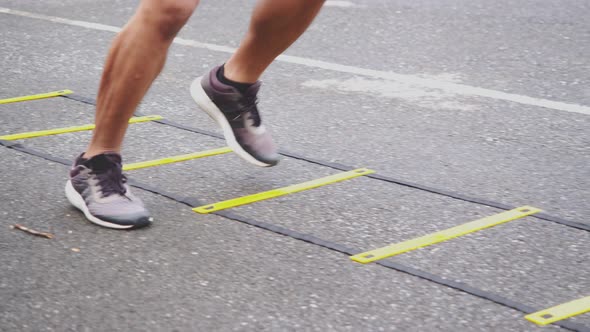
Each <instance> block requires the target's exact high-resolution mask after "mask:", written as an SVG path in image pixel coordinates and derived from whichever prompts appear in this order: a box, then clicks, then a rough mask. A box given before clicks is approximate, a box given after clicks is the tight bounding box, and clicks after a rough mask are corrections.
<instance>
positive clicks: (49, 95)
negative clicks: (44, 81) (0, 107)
mask: <svg viewBox="0 0 590 332" xmlns="http://www.w3.org/2000/svg"><path fill="white" fill-rule="evenodd" d="M73 92H74V91H72V90H67V89H66V90H59V91H52V92H47V93H40V94H36V95H30V96H20V97H14V98H8V99H0V104H9V103H18V102H21V101H29V100H37V99H45V98H53V97H58V96H64V95H69V94H70V93H73Z"/></svg>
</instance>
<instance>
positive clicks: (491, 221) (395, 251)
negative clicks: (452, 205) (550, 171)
mask: <svg viewBox="0 0 590 332" xmlns="http://www.w3.org/2000/svg"><path fill="white" fill-rule="evenodd" d="M540 211H541V210H540V209H537V208H535V207H532V206H521V207H519V208H516V209H512V210H510V211H505V212H502V213H498V214H495V215H493V216H489V217H485V218H482V219H478V220H475V221H471V222H468V223H466V224H463V225H459V226H456V227H452V228H449V229H445V230H442V231H439V232H436V233H432V234H428V235H425V236H421V237H418V238H415V239H412V240H408V241H404V242H400V243H396V244H392V245H389V246H387V247H383V248H379V249H375V250H371V251H367V252H363V253H360V254H357V255H354V256H350V259H352V260H353V261H355V262H359V263H363V264H366V263H371V262H374V261H377V260H380V259H384V258H387V257H391V256H395V255H399V254H402V253H405V252H408V251H411V250H415V249H418V248H422V247H426V246H429V245H433V244H435V243H439V242H443V241H447V240H449V239H452V238H456V237H459V236H462V235H465V234H469V233H473V232H476V231H479V230H482V229H485V228H489V227H492V226H496V225H500V224H503V223H506V222H509V221H512V220H516V219H519V218H522V217H525V216H528V215H531V214H534V213H537V212H540Z"/></svg>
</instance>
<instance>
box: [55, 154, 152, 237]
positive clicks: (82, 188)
mask: <svg viewBox="0 0 590 332" xmlns="http://www.w3.org/2000/svg"><path fill="white" fill-rule="evenodd" d="M126 182H127V178H126V177H125V175H123V172H122V166H121V156H120V155H119V154H117V153H113V152H107V153H103V154H99V155H97V156H94V157H92V158H90V159H85V158H82V155H80V156H79V157H78V158H77V159H76V161H75V162H74V165H73V166H72V169H71V170H70V180H68V182H67V183H66V197H67V198H68V200H69V201H70V203H72V205H74V206H75V207H77V208H78V209H80V210H81V211H82V212H84V215H85V216H86V218H87V219H88V220H90V221H91V222H93V223H95V224H97V225H100V226H104V227H109V228H116V229H131V228H140V227H144V226H147V225H149V224H150V223H151V222H152V221H153V219H152V217H151V216H150V214H149V212H148V211H147V210H146V208H145V207H144V206H143V203H142V202H141V200H140V199H139V198H137V197H135V196H134V195H133V194H131V191H129V186H128V185H127V184H126Z"/></svg>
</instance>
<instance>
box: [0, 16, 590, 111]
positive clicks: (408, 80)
mask: <svg viewBox="0 0 590 332" xmlns="http://www.w3.org/2000/svg"><path fill="white" fill-rule="evenodd" d="M0 13H3V14H9V15H15V16H21V17H27V18H34V19H39V20H44V21H49V22H54V23H60V24H66V25H71V26H77V27H82V28H86V29H92V30H99V31H109V32H115V33H117V32H119V31H121V28H119V27H115V26H111V25H105V24H100V23H93V22H86V21H78V20H70V19H67V18H62V17H56V16H49V15H43V14H36V13H31V12H26V11H21V10H15V9H10V8H4V7H0ZM174 43H176V44H180V45H185V46H191V47H196V48H202V49H208V50H211V51H216V52H223V53H230V54H232V53H234V52H235V50H236V49H235V48H233V47H228V46H223V45H216V44H210V43H202V42H199V41H195V40H190V39H183V38H175V39H174ZM277 61H282V62H287V63H292V64H298V65H303V66H307V67H312V68H320V69H325V70H330V71H335V72H340V73H347V74H354V75H359V76H366V77H371V78H378V79H386V80H393V81H399V82H403V83H405V84H413V85H418V86H422V87H426V88H431V89H438V90H443V91H449V92H452V93H455V94H461V95H465V96H476V97H485V98H491V99H496V100H504V101H510V102H514V103H519V104H523V105H529V106H537V107H543V108H548V109H553V110H558V111H565V112H572V113H580V114H586V115H590V106H585V105H579V104H574V103H566V102H560V101H554V100H549V99H543V98H535V97H529V96H525V95H519V94H514V93H508V92H503V91H497V90H491V89H485V88H480V87H476V86H470V85H466V84H459V83H452V82H446V81H441V80H436V79H432V78H423V77H419V76H416V75H407V74H398V73H394V72H390V71H380V70H374V69H367V68H361V67H355V66H348V65H341V64H337V63H332V62H327V61H321V60H314V59H309V58H303V57H298V56H291V55H280V56H279V57H277Z"/></svg>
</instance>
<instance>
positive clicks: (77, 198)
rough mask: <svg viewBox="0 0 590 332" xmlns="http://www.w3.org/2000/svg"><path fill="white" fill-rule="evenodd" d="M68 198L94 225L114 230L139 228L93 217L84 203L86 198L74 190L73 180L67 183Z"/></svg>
mask: <svg viewBox="0 0 590 332" xmlns="http://www.w3.org/2000/svg"><path fill="white" fill-rule="evenodd" d="M66 197H67V198H68V201H70V203H72V205H73V206H75V207H76V208H78V209H79V210H80V211H82V212H83V213H84V215H85V216H86V219H88V220H89V221H90V222H92V223H94V224H97V225H99V226H102V227H107V228H114V229H130V228H133V227H137V226H136V225H119V224H113V223H111V222H108V221H104V220H101V219H98V218H97V217H95V216H93V215H92V214H91V213H90V211H88V207H87V206H86V202H85V201H84V198H82V196H81V195H80V194H79V193H78V192H77V191H76V189H74V186H73V185H72V181H71V180H68V182H66Z"/></svg>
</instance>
